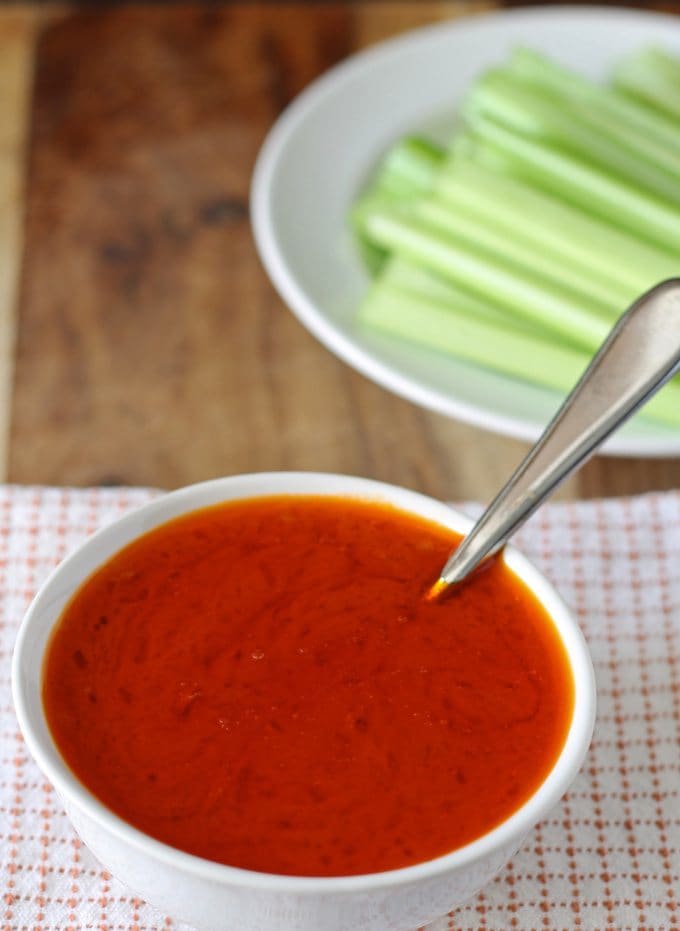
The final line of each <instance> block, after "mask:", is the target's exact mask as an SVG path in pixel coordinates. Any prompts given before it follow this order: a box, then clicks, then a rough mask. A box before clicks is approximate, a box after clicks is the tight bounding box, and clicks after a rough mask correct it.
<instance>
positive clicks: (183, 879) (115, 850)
mask: <svg viewBox="0 0 680 931" xmlns="http://www.w3.org/2000/svg"><path fill="white" fill-rule="evenodd" d="M271 494H316V495H348V496H352V497H355V498H357V497H358V498H363V499H370V500H378V501H383V502H388V503H390V504H393V505H395V506H397V507H399V508H402V509H403V510H405V511H410V512H412V513H415V514H418V515H421V516H422V517H425V518H428V519H430V520H433V521H436V522H438V523H440V524H443V525H445V526H447V527H451V528H452V529H454V530H457V531H459V532H466V531H467V530H468V529H469V527H470V521H469V520H468V519H467V518H465V517H463V516H462V515H460V514H458V513H457V512H455V511H453V510H451V509H450V508H449V507H447V506H446V505H444V504H441V503H439V502H437V501H433V500H432V499H430V498H426V497H424V496H422V495H419V494H416V493H414V492H411V491H406V490H405V489H402V488H396V487H394V486H391V485H384V484H382V483H380V482H373V481H369V480H366V479H361V478H352V477H348V476H341V475H324V474H314V473H295V472H290V473H262V474H255V475H243V476H235V477H233V478H224V479H217V480H216V481H212V482H205V483H203V484H200V485H193V486H191V487H189V488H184V489H181V490H179V491H175V492H173V493H172V494H168V495H166V496H165V497H163V498H160V499H158V500H155V501H152V502H151V503H149V504H147V505H145V506H144V507H141V508H139V510H137V511H134V512H133V513H131V514H128V515H127V516H126V517H124V518H122V520H119V521H117V522H116V523H114V524H112V525H110V526H109V527H106V528H104V529H103V530H100V531H99V532H98V533H96V534H95V535H94V536H92V537H91V538H90V539H89V540H87V542H86V543H84V544H83V546H81V547H80V548H79V549H78V550H76V552H74V553H73V554H72V555H71V556H69V558H68V559H66V560H65V561H64V562H63V563H62V564H61V565H60V566H59V567H58V568H57V569H56V570H55V571H54V572H53V573H52V575H51V576H50V577H49V578H48V580H47V581H46V582H45V584H44V585H43V586H42V588H41V589H40V591H39V593H38V594H37V596H36V598H35V600H34V601H33V604H32V605H31V607H30V609H29V611H28V614H27V615H26V618H25V619H24V622H23V625H22V627H21V630H20V632H19V637H18V639H17V644H16V649H15V653H14V660H13V668H12V684H13V693H14V703H15V707H16V711H17V716H18V718H19V724H20V726H21V730H22V732H23V734H24V737H25V738H26V743H27V744H28V748H29V750H30V752H31V753H32V754H33V756H34V757H35V760H36V762H37V763H38V765H39V766H40V768H41V769H42V771H43V772H44V774H45V775H46V776H47V778H48V779H49V780H50V781H51V782H52V783H53V785H54V787H55V788H56V790H57V792H58V793H59V795H60V797H61V799H62V801H63V804H64V807H65V808H66V811H67V813H68V815H69V817H70V818H71V821H72V822H73V825H74V827H75V828H76V830H77V832H78V834H79V835H80V836H81V838H82V839H83V841H84V842H85V843H86V844H87V846H88V847H89V848H90V849H91V850H92V852H93V853H94V855H95V856H96V857H97V858H98V859H99V860H100V861H101V862H102V863H103V864H104V866H105V867H106V868H107V869H109V870H110V871H111V872H112V873H113V875H114V876H117V877H118V878H119V879H120V880H122V881H123V882H124V883H125V884H126V885H128V886H129V887H130V888H131V889H133V890H134V891H135V892H136V893H138V894H139V895H140V896H142V897H143V898H145V899H147V900H148V901H149V902H150V903H152V904H153V905H156V906H158V907H159V908H161V909H163V910H164V911H166V912H167V913H169V914H170V915H172V916H173V917H176V918H178V919H182V920H184V921H187V922H189V923H190V924H192V925H194V926H195V927H197V928H205V929H206V931H207V929H210V931H237V929H238V931H273V929H276V931H347V929H350V928H351V929H352V931H388V929H389V931H407V929H412V928H415V927H416V926H417V925H421V924H423V923H425V922H428V921H430V920H432V919H434V918H436V917H438V916H439V915H443V914H445V913H446V912H447V911H449V910H450V909H451V908H453V907H455V906H456V905H458V904H460V903H461V902H463V901H464V900H465V899H467V898H468V897H469V896H471V895H472V894H473V893H474V892H476V891H477V890H478V889H479V888H480V887H481V886H483V885H484V883H486V882H487V881H488V880H489V879H490V878H491V877H492V876H493V875H494V874H495V873H496V872H497V871H498V870H499V869H500V868H501V867H502V866H503V864H504V863H505V862H506V861H507V860H508V858H509V857H510V856H512V854H513V853H514V852H515V851H516V849H517V848H518V846H519V845H520V843H521V841H522V839H523V837H524V836H525V834H526V833H527V831H529V830H530V829H531V828H532V827H533V825H534V824H535V823H536V822H537V821H539V820H540V819H541V818H543V817H544V816H545V815H546V814H547V812H548V811H549V810H550V809H551V808H552V806H553V805H554V804H555V803H556V802H557V800H558V799H559V798H560V797H561V796H562V794H563V793H564V792H565V791H566V789H567V787H568V786H569V784H570V782H571V781H572V779H573V778H574V776H575V775H576V772H577V770H578V769H579V767H580V765H581V762H582V760H583V757H584V755H585V752H586V750H587V747H588V744H589V741H590V737H591V733H592V728H593V721H594V713H595V683H594V676H593V669H592V664H591V661H590V657H589V654H588V650H587V647H586V645H585V642H584V639H583V636H582V635H581V632H580V630H579V628H578V626H577V624H576V622H575V621H574V619H573V618H572V616H571V614H570V613H569V611H568V610H567V608H566V607H565V605H564V603H563V601H562V599H561V598H560V597H559V595H558V594H557V593H556V591H555V590H554V589H553V588H552V586H551V585H550V584H549V583H548V582H547V581H546V580H545V579H544V578H543V576H542V575H541V574H540V573H539V572H538V571H537V570H536V569H534V568H533V566H532V565H531V564H530V563H529V562H528V561H527V560H526V559H525V558H524V557H523V556H522V555H521V554H520V553H518V552H516V551H513V550H508V551H507V552H506V555H505V559H506V562H507V564H508V566H510V567H511V568H512V570H513V571H514V572H515V573H516V574H517V575H518V576H519V577H520V578H521V579H522V580H523V581H524V582H525V584H526V585H528V586H529V588H530V589H531V590H532V591H533V592H534V594H535V595H536V596H537V597H538V599H539V600H540V601H541V602H542V604H543V605H544V607H545V608H546V609H547V611H548V612H549V614H550V616H551V617H552V619H553V621H554V624H555V626H556V628H557V630H558V632H559V634H560V636H561V638H562V641H563V643H564V646H565V648H566V651H567V654H568V657H569V662H570V664H571V669H572V672H573V676H574V682H575V706H574V716H573V720H572V723H571V727H570V729H569V733H568V736H567V740H566V743H565V745H564V748H563V750H562V752H561V754H560V756H559V758H558V759H557V761H556V763H555V765H554V767H553V769H552V771H551V772H550V774H549V775H548V777H547V778H546V780H545V781H544V782H543V784H542V785H541V786H540V788H539V789H538V790H537V791H536V793H535V794H534V795H533V796H532V797H531V798H530V799H529V800H528V801H527V802H526V803H525V804H524V805H522V807H521V808H520V809H519V810H518V811H516V812H515V813H514V814H513V815H512V816H511V817H510V818H508V819H507V820H506V821H504V822H503V823H502V824H500V825H499V826H498V827H497V828H495V829H494V830H493V831H490V832H489V833H488V834H485V835H484V836H482V837H480V838H479V839H478V840H475V841H473V842H472V843H470V844H468V845H466V846H465V847H462V848H459V849H458V850H455V851H454V852H453V853H450V854H448V855H446V856H443V857H439V858H437V859H435V860H430V861H428V862H425V863H420V864H418V865H416V866H410V867H406V868H405V869H398V870H391V871H388V872H384V873H374V874H370V875H363V876H346V877H339V878H309V877H295V876H277V875H270V874H266V873H257V872H251V871H248V870H242V869H235V868H233V867H229V866H223V865H221V864H218V863H213V862H210V861H208V860H203V859H201V858H200V857H195V856H192V855H190V854H187V853H183V852H181V851H179V850H176V849H174V848H172V847H169V846H167V845H166V844H163V843H161V842H159V841H157V840H154V839H152V838H151V837H148V836H147V835H146V834H143V833H142V832H141V831H138V830H137V829H136V828H134V827H132V826H131V825H129V824H127V823H126V822H125V821H123V820H121V819H120V818H118V817H117V816H116V815H115V814H113V812H111V811H109V810H108V809H107V808H106V807H105V806H104V805H102V804H101V802H99V801H98V800H97V799H96V798H95V797H94V796H93V795H91V794H90V792H89V791H88V790H87V789H86V788H85V787H84V786H83V785H81V783H80V782H79V781H78V780H77V779H76V777H75V776H74V775H73V773H71V771H70V770H69V768H68V766H67V765H66V764H65V763H64V761H63V759H62V758H61V756H60V754H59V751H58V749H57V747H56V746H55V744H54V741H53V739H52V737H51V735H50V732H49V729H48V726H47V722H46V720H45V714H44V711H43V706H42V701H41V672H42V665H43V657H44V654H45V648H46V645H47V643H48V640H49V637H50V632H51V630H52V628H53V627H54V625H55V623H56V621H57V619H58V618H59V616H60V614H61V612H62V610H63V609H64V607H65V605H66V604H67V602H68V601H69V599H70V598H71V596H72V595H73V593H74V592H75V591H76V589H77V588H78V587H79V586H80V585H81V583H82V582H83V581H84V580H85V579H86V578H87V577H88V576H89V575H90V574H91V573H92V572H93V571H94V570H95V569H97V567H98V566H100V565H101V564H102V563H103V562H104V561H106V560H107V559H108V558H109V557H110V556H112V555H113V554H114V553H115V552H117V551H118V550H120V549H121V548H122V547H124V546H125V545H126V544H128V543H130V542H131V541H132V540H134V539H135V538H136V537H138V536H140V534H143V533H146V532H147V531H148V530H150V529H151V528H153V527H156V526H157V525H158V524H162V523H164V522H165V521H167V520H170V519H171V518H173V517H177V516H178V515H179V514H183V513H185V512H187V511H191V510H194V509H196V508H200V507H205V506H207V505H211V504H216V503H218V502H220V501H227V500H231V499H235V498H252V497H257V496H260V495H271Z"/></svg>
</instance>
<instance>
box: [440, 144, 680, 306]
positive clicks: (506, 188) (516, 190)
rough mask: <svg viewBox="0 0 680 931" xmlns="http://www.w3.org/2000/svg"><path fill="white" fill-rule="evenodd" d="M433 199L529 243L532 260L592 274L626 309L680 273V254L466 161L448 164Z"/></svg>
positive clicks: (574, 275) (517, 239) (464, 159)
mask: <svg viewBox="0 0 680 931" xmlns="http://www.w3.org/2000/svg"><path fill="white" fill-rule="evenodd" d="M432 196H433V197H437V198H441V199H442V201H444V202H446V203H447V204H449V205H450V206H451V207H452V208H453V209H455V210H462V211H465V212H466V213H471V214H473V215H474V216H476V217H478V218H479V219H480V220H483V221H484V222H485V223H486V224H487V225H488V226H489V227H493V228H494V229H497V230H499V231H500V232H501V233H503V234H505V235H506V236H511V237H513V239H514V240H516V241H517V242H518V243H519V242H521V243H523V244H524V245H525V247H526V248H527V250H528V253H529V255H533V254H538V253H540V254H545V255H551V256H552V257H554V258H555V259H556V260H557V261H560V262H561V263H562V264H563V265H564V267H565V268H566V269H568V270H569V274H571V275H572V276H573V278H574V280H578V279H579V277H580V276H581V275H588V276H590V277H592V278H597V279H599V280H601V281H603V282H606V284H607V287H611V288H612V296H614V297H615V299H616V300H620V301H621V303H622V304H625V303H626V302H630V301H631V300H633V299H634V298H635V297H636V296H637V295H638V294H640V293H642V291H645V290H646V289H647V288H649V287H651V285H653V284H655V283H656V282H657V281H663V280H664V279H665V278H672V277H674V276H676V275H677V274H678V272H680V250H679V253H678V257H677V258H675V259H673V258H671V257H670V256H668V255H667V254H666V253H664V252H662V251H661V250H658V249H656V248H655V247H654V246H652V245H650V244H648V243H646V242H643V241H641V240H639V239H636V238H634V237H633V236H630V235H628V234H627V233H624V232H623V231H621V230H618V229H615V228H614V227H612V226H610V225H609V224H606V223H603V222H602V221H601V220H599V219H598V218H596V217H592V216H590V215H588V214H586V213H584V212H583V211H582V210H579V209H577V208H575V207H572V206H571V205H570V204H566V203H563V202H562V201H559V200H557V199H556V198H555V197H553V196H552V195H550V194H546V193H544V192H543V191H541V190H538V189H536V188H532V187H530V186H529V185H527V184H525V183H524V182H522V181H520V180H518V179H516V178H511V177H508V176H507V175H502V174H496V173H495V172H492V171H489V170H488V169H486V168H485V167H484V166H483V165H479V164H476V163H475V162H473V161H471V160H470V159H468V158H465V157H462V156H461V157H457V158H455V159H453V160H452V161H450V162H448V163H447V165H446V166H445V168H444V169H443V170H442V172H441V174H440V176H439V178H438V180H437V183H436V185H435V187H434V188H433V193H432Z"/></svg>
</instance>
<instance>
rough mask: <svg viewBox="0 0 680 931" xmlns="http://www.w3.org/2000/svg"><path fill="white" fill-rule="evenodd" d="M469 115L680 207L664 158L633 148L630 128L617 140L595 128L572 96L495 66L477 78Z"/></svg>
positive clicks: (678, 187) (471, 121) (679, 187)
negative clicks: (553, 147)
mask: <svg viewBox="0 0 680 931" xmlns="http://www.w3.org/2000/svg"><path fill="white" fill-rule="evenodd" d="M463 113H464V116H465V118H466V122H467V123H468V125H469V126H470V127H471V128H472V130H473V132H474V128H475V123H476V120H477V119H478V118H479V117H481V118H488V119H491V120H493V121H494V122H496V123H499V124H501V125H502V126H504V127H506V128H507V129H511V130H513V131H514V132H517V133H521V134H522V135H525V136H529V137H531V138H532V139H535V140H537V141H538V142H547V143H548V144H554V145H556V146H558V147H559V148H560V149H566V151H567V152H571V153H573V154H574V155H576V156H577V157H579V158H581V159H583V160H584V161H585V162H589V163H592V164H593V165H595V166H598V167H599V168H601V169H603V170H605V171H607V172H608V173H612V174H615V175H618V176H619V177H621V178H623V179H626V180H628V181H629V182H630V183H631V184H634V185H636V186H640V187H642V188H644V189H645V190H647V191H651V192H652V193H654V194H656V195H657V196H658V197H660V198H663V199H664V200H667V201H671V202H673V203H674V204H678V205H680V181H679V180H678V178H677V176H675V177H674V175H673V174H672V173H671V172H669V171H668V170H667V169H666V168H665V167H664V166H663V165H661V163H660V162H659V161H657V162H656V163H655V164H652V163H650V161H649V160H648V158H641V157H640V153H639V152H636V151H630V146H629V145H627V143H631V144H632V145H633V146H635V134H634V133H632V134H631V133H630V131H629V130H628V129H627V127H624V129H623V130H622V131H619V134H618V138H617V139H611V138H610V137H609V136H608V135H607V134H606V133H605V132H603V131H602V126H601V125H600V126H593V125H591V123H590V122H589V121H588V120H587V119H584V118H583V116H582V115H581V113H580V112H579V111H578V109H577V108H575V107H574V106H573V105H572V104H571V103H570V101H569V100H568V99H561V100H560V101H559V105H556V102H555V100H554V99H552V98H551V97H549V96H547V95H546V93H545V92H544V91H543V90H540V89H536V88H535V87H533V86H531V85H529V84H527V83H526V82H522V81H520V80H518V79H517V78H515V77H513V75H512V74H511V72H509V71H508V70H507V69H506V70H500V69H494V70H492V71H489V72H487V73H486V74H485V75H484V76H483V77H482V78H481V79H480V80H479V81H477V82H476V83H475V84H474V85H473V86H472V88H471V90H470V93H469V94H468V97H467V100H466V102H465V105H464V108H463ZM600 122H602V121H600ZM615 131H616V126H615ZM622 136H623V137H624V139H623V140H622V139H621V137H622ZM631 137H632V138H631ZM622 143H623V144H622ZM678 167H680V163H679V166H678Z"/></svg>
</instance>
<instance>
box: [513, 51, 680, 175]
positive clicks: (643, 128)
mask: <svg viewBox="0 0 680 931" xmlns="http://www.w3.org/2000/svg"><path fill="white" fill-rule="evenodd" d="M507 67H508V69H509V70H510V71H511V72H512V73H513V74H515V75H516V76H518V77H520V78H522V79H523V80H525V81H528V82H529V83H532V84H534V85H537V86H539V87H542V88H543V89H544V90H545V91H548V92H552V93H553V94H555V96H557V97H565V98H569V99H571V100H573V101H578V102H580V103H583V104H587V106H588V107H589V108H590V109H591V110H592V112H593V113H594V114H597V118H598V119H600V118H605V117H606V118H607V119H608V120H616V121H617V123H618V124H619V125H622V126H625V127H628V129H629V131H630V133H631V134H634V135H635V136H636V137H637V139H638V140H639V141H643V140H644V141H647V142H649V143H650V144H653V145H654V146H658V147H660V148H662V149H663V151H664V152H665V153H671V154H675V153H677V152H680V124H678V123H677V122H676V121H674V120H673V119H672V118H670V117H668V116H665V115H664V114H662V113H659V112H657V111H655V110H652V109H650V108H649V107H648V106H646V105H645V104H642V103H640V102H638V101H637V100H634V99H632V98H630V97H626V96H624V95H623V94H622V93H620V92H619V91H617V90H616V89H615V88H612V87H609V86H603V85H600V84H596V83H595V82H593V81H589V80H588V79H587V78H584V77H583V76H582V75H580V74H577V72H575V71H572V70H571V69H569V68H564V67H563V66H562V65H559V64H557V63H556V62H554V61H553V60H552V59H550V58H548V57H547V56H546V55H542V54H541V53H540V52H537V51H535V50H533V49H529V48H518V49H515V51H514V52H513V54H512V56H511V57H510V61H509V63H508V66H507ZM674 161H675V160H674Z"/></svg>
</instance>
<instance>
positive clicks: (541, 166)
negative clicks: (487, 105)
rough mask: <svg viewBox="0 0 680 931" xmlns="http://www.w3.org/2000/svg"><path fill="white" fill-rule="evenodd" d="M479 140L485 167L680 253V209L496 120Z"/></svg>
mask: <svg viewBox="0 0 680 931" xmlns="http://www.w3.org/2000/svg"><path fill="white" fill-rule="evenodd" d="M473 138H474V139H475V140H476V141H477V143H478V145H476V146H475V147H474V151H475V156H476V157H477V158H480V159H481V160H482V161H483V163H485V164H489V162H491V164H492V165H493V166H494V167H496V168H501V169H502V170H504V171H507V172H508V173H509V174H511V175H519V177H520V178H522V179H524V180H526V181H528V182H530V183H532V184H536V185H537V186H538V187H539V188H543V189H544V190H548V191H551V192H553V193H554V194H555V195H556V196H557V197H559V198H561V199H563V200H566V201H568V202H571V203H573V204H577V205H578V206H580V207H582V208H583V209H584V210H586V211H587V212H589V213H594V214H595V215H597V216H600V217H602V218H604V219H605V220H607V221H608V222H610V223H611V224H612V225H614V226H622V227H623V228H624V229H627V230H630V231H631V232H632V233H633V234H637V235H640V236H642V237H643V238H645V239H649V240H651V241H652V242H655V243H657V244H658V245H660V246H661V247H662V248H665V249H667V250H670V251H671V252H677V251H678V249H680V210H679V209H677V208H675V207H674V206H673V205H670V204H665V203H664V202H663V201H662V200H660V199H659V198H657V197H655V196H654V195H652V194H647V193H646V192H644V191H642V190H640V189H637V188H634V187H632V186H631V185H629V184H627V183H626V182H625V181H622V180H619V179H617V178H613V177H612V176H611V175H609V174H607V172H605V171H602V170H601V169H599V168H595V167H593V166H591V165H587V164H586V163H585V162H583V161H581V160H580V159H578V158H576V157H574V156H572V155H567V154H566V153H565V152H560V151H558V150H556V149H554V148H551V147H549V146H547V145H545V144H541V143H539V142H536V141H534V140H532V139H526V138H524V137H523V136H519V135H517V134H516V133H513V132H511V131H510V130H508V129H506V128H505V127H503V126H498V125H497V124H495V123H492V122H491V121H490V120H486V119H478V120H477V121H476V122H475V129H474V136H473ZM479 143H481V145H479ZM488 147H490V148H488Z"/></svg>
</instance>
